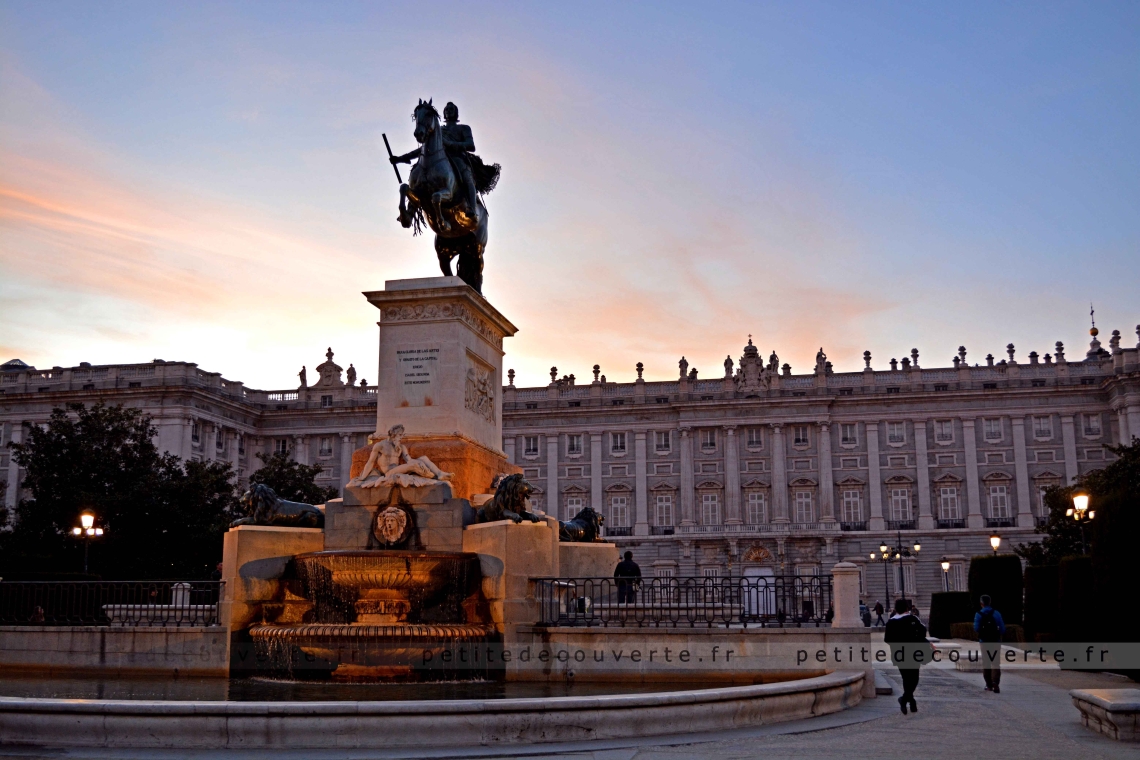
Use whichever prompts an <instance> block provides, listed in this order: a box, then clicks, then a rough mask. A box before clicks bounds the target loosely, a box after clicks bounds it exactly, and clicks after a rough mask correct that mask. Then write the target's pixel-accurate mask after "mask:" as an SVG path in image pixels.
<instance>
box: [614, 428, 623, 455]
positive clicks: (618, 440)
mask: <svg viewBox="0 0 1140 760" xmlns="http://www.w3.org/2000/svg"><path fill="white" fill-rule="evenodd" d="M610 452H611V453H613V454H624V453H625V433H610Z"/></svg>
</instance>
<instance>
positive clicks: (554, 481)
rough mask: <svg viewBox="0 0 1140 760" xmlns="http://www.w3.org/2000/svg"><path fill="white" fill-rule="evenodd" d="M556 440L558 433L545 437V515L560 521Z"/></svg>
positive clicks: (560, 505) (560, 507)
mask: <svg viewBox="0 0 1140 760" xmlns="http://www.w3.org/2000/svg"><path fill="white" fill-rule="evenodd" d="M558 438H559V435H558V433H554V434H553V435H548V436H546V514H548V515H550V516H551V517H555V518H558V519H561V518H559V517H558V515H559V513H561V511H562V504H561V501H562V500H561V499H560V498H558ZM594 509H598V508H597V507H594ZM599 511H600V510H599Z"/></svg>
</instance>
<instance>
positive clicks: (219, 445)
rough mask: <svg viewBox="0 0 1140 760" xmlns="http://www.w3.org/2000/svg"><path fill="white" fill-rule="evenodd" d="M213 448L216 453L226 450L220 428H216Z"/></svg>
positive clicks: (224, 436)
mask: <svg viewBox="0 0 1140 760" xmlns="http://www.w3.org/2000/svg"><path fill="white" fill-rule="evenodd" d="M214 448H215V449H217V450H218V451H225V449H226V435H225V433H223V432H222V429H221V428H218V430H217V431H216V432H215V433H214Z"/></svg>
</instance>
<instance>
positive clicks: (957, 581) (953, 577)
mask: <svg viewBox="0 0 1140 760" xmlns="http://www.w3.org/2000/svg"><path fill="white" fill-rule="evenodd" d="M950 590H951V591H966V590H967V589H966V572H965V566H964V565H963V564H962V563H961V562H953V563H951V564H950Z"/></svg>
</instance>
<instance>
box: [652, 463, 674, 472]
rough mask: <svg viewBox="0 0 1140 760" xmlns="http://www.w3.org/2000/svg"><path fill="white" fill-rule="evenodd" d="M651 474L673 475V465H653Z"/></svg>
mask: <svg viewBox="0 0 1140 760" xmlns="http://www.w3.org/2000/svg"><path fill="white" fill-rule="evenodd" d="M653 474H654V475H672V474H673V465H672V464H670V463H668V462H666V463H665V464H655V465H653Z"/></svg>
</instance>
